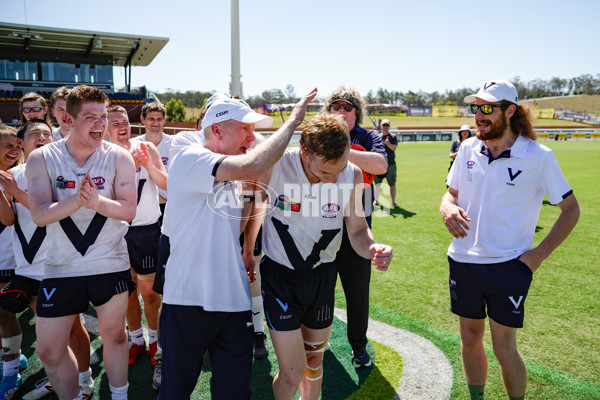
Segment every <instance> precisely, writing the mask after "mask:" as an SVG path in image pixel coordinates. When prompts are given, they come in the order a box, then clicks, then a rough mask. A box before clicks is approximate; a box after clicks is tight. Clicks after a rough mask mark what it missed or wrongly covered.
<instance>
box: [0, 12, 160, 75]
mask: <svg viewBox="0 0 600 400" xmlns="http://www.w3.org/2000/svg"><path fill="white" fill-rule="evenodd" d="M168 41H169V38H162V37H153V36H139V35H124V34H119V33H108V32H92V31H82V30H74V29H60V28H50V27H44V26H33V25H19V24H9V23H6V22H0V54H1V57H2V58H3V59H9V60H19V61H45V62H67V63H73V64H97V65H114V66H126V65H132V66H138V67H144V66H147V65H148V64H150V62H152V60H153V59H154V57H156V55H157V54H158V53H159V52H160V51H161V50H162V48H163V47H164V46H165V45H166V44H167V42H168Z"/></svg>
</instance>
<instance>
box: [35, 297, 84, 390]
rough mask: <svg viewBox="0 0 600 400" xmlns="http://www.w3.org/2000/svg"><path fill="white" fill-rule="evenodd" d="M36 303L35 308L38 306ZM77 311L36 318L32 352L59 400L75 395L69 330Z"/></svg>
mask: <svg viewBox="0 0 600 400" xmlns="http://www.w3.org/2000/svg"><path fill="white" fill-rule="evenodd" d="M39 308H40V307H39V304H38V309H39ZM78 317H79V314H74V315H67V316H62V317H51V318H45V317H41V316H39V315H38V316H37V317H36V323H35V331H36V335H37V343H36V347H35V349H36V351H37V353H38V356H39V357H40V360H41V361H42V364H43V365H44V369H45V370H46V374H47V375H48V378H49V379H50V382H52V386H53V387H54V390H55V392H56V394H57V396H58V397H59V398H61V399H63V398H64V399H74V398H75V397H77V395H78V394H79V385H78V384H77V381H78V379H77V361H76V359H75V356H74V355H73V352H72V351H71V349H70V347H69V346H68V342H69V333H70V332H71V327H72V326H73V320H74V319H75V318H78Z"/></svg>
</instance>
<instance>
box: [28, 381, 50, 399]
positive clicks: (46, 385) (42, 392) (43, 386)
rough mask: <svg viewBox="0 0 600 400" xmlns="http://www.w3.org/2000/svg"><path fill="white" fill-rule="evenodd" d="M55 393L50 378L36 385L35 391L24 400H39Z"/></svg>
mask: <svg viewBox="0 0 600 400" xmlns="http://www.w3.org/2000/svg"><path fill="white" fill-rule="evenodd" d="M50 393H54V388H53V387H52V384H51V383H50V380H49V379H48V377H46V378H42V379H40V380H39V381H37V382H36V383H35V389H33V390H32V391H31V392H29V393H27V394H26V395H25V396H23V400H37V399H41V398H42V397H44V396H47V395H49V394H50Z"/></svg>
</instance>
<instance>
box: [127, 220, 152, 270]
mask: <svg viewBox="0 0 600 400" xmlns="http://www.w3.org/2000/svg"><path fill="white" fill-rule="evenodd" d="M159 238H160V226H159V225H158V223H156V224H151V225H143V226H130V227H129V230H128V231H127V234H125V240H126V241H127V251H129V263H130V264H131V267H132V268H133V270H134V271H135V273H136V274H138V275H148V274H153V273H155V272H156V264H157V259H158V239H159Z"/></svg>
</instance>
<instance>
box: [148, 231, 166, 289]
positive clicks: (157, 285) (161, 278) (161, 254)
mask: <svg viewBox="0 0 600 400" xmlns="http://www.w3.org/2000/svg"><path fill="white" fill-rule="evenodd" d="M170 246H171V245H170V241H169V237H168V236H167V235H160V239H159V240H158V262H157V263H156V275H154V285H152V290H154V291H155V292H156V293H158V294H163V289H164V287H165V268H167V261H168V260H169V256H170V255H171V247H170Z"/></svg>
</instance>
